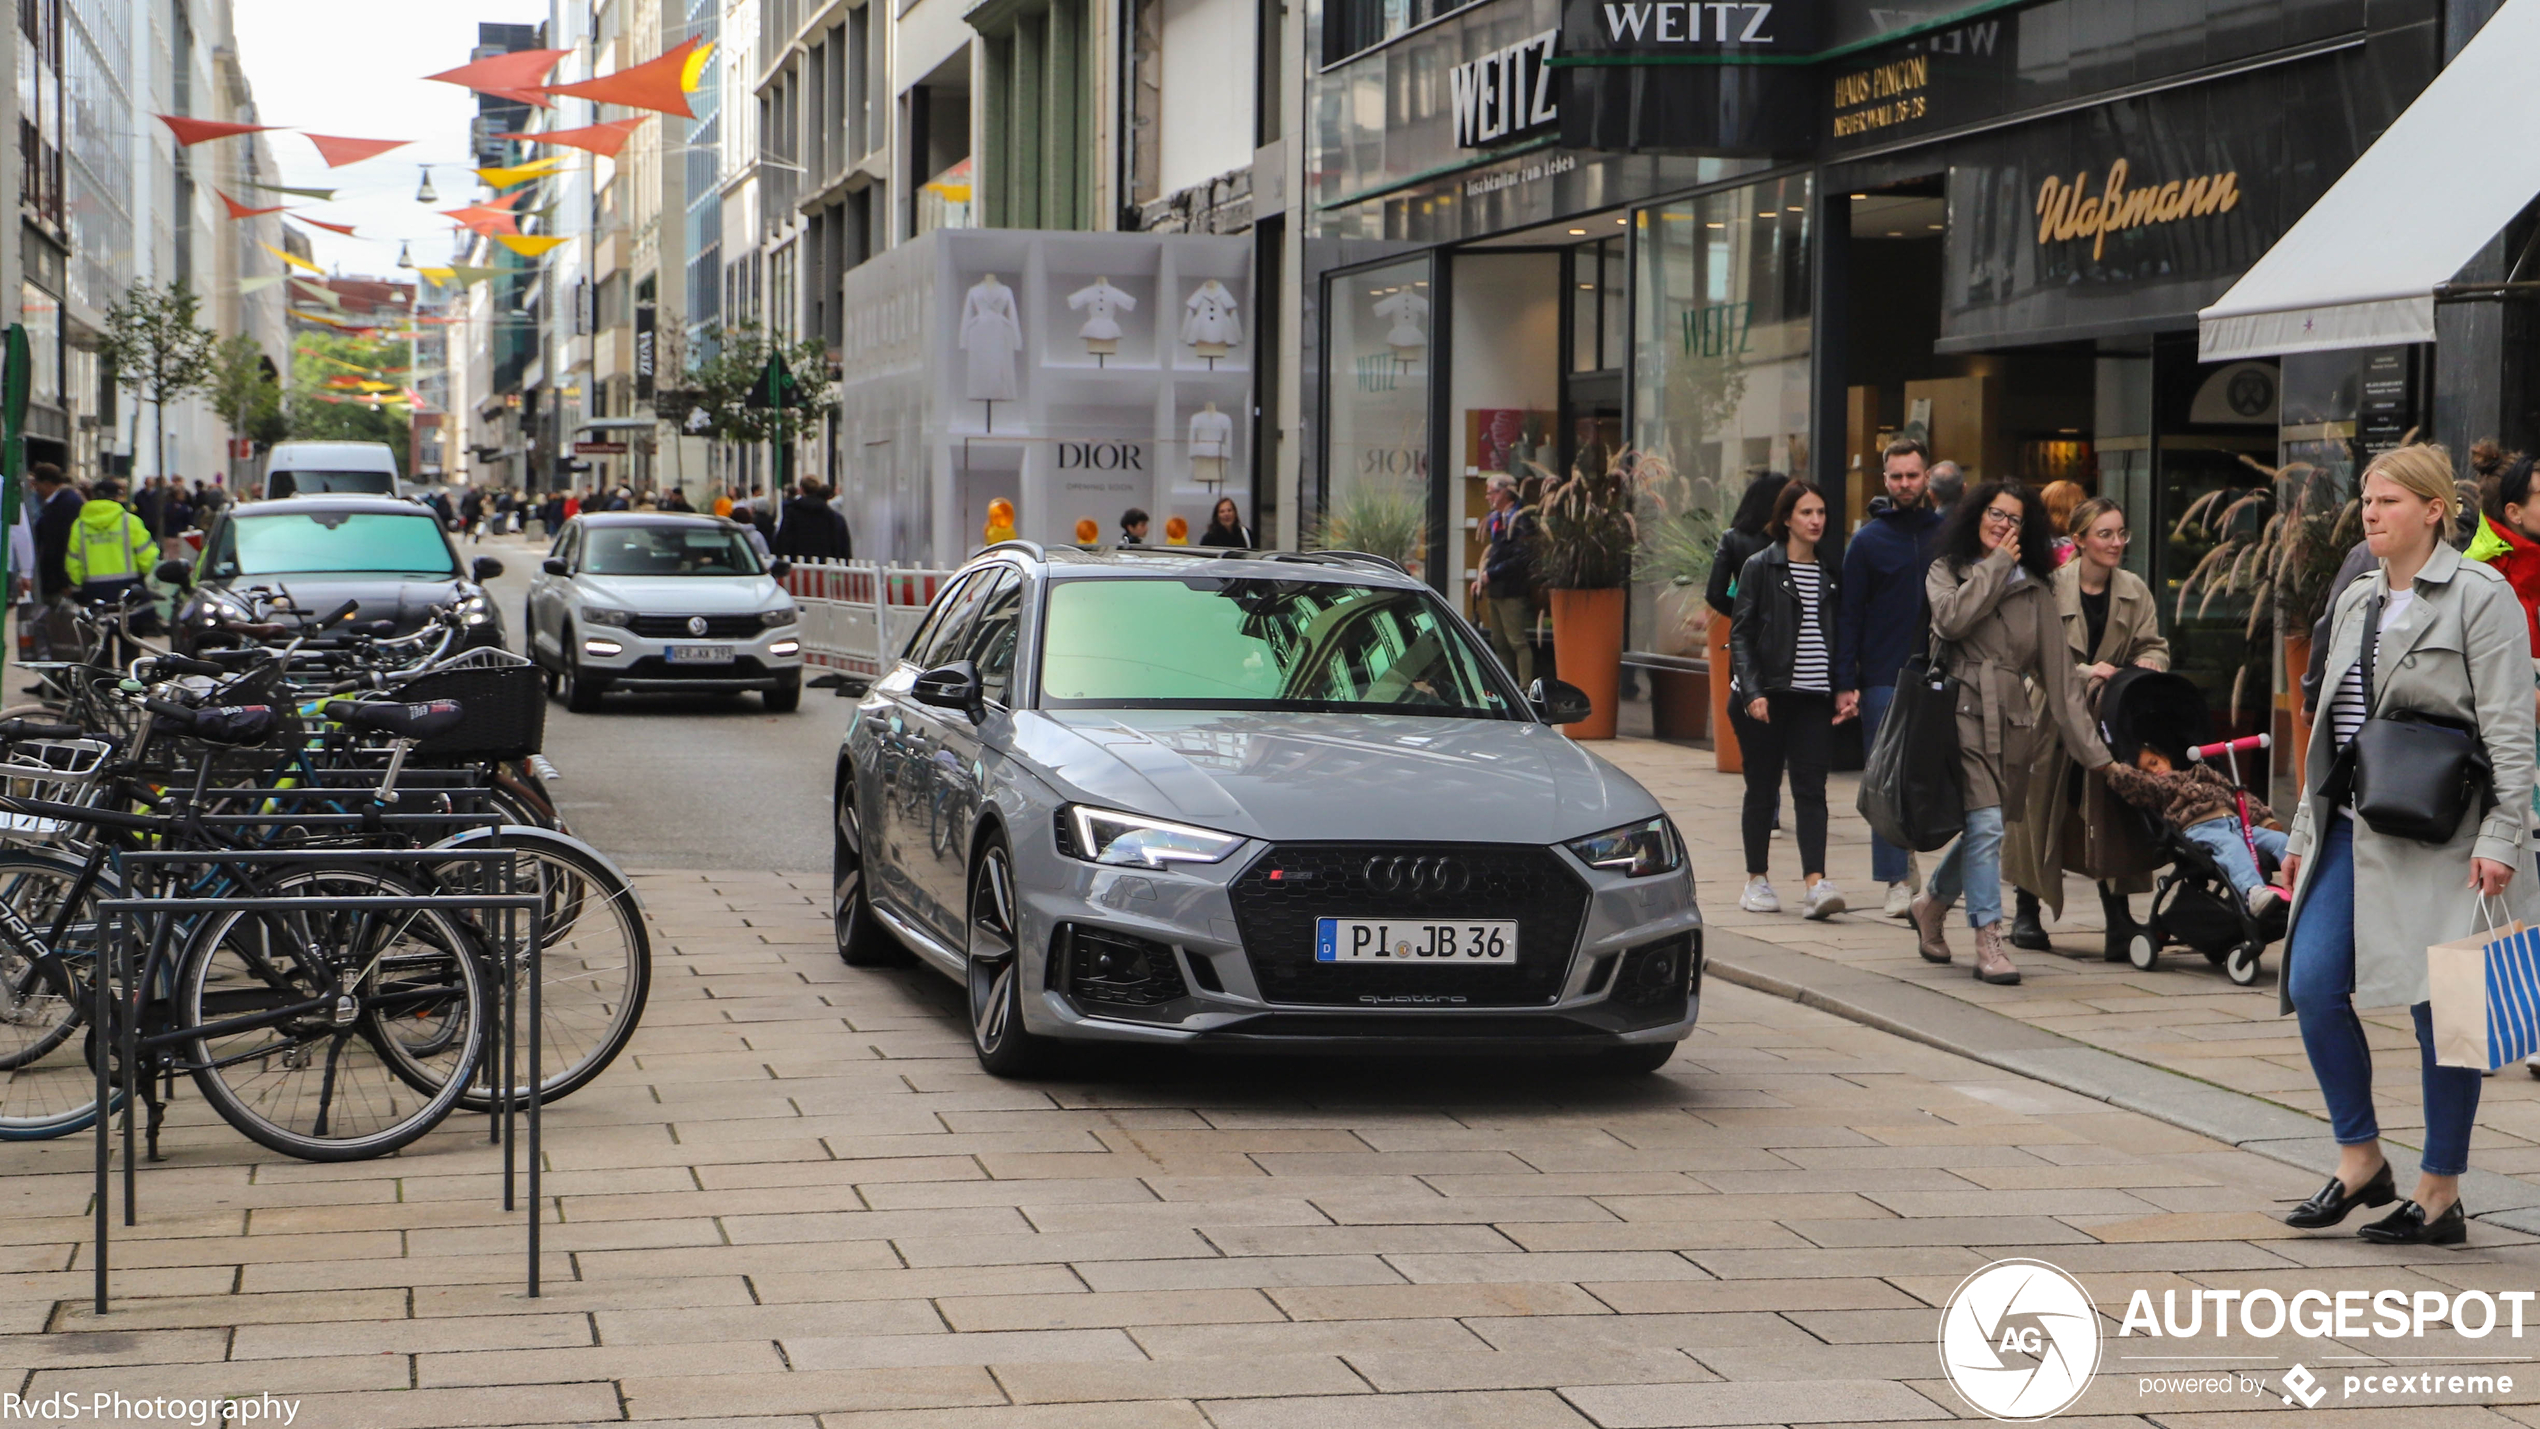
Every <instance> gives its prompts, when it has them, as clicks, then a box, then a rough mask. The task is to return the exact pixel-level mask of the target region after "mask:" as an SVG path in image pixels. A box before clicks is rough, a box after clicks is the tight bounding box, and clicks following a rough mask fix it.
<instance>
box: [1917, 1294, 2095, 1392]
mask: <svg viewBox="0 0 2540 1429" xmlns="http://www.w3.org/2000/svg"><path fill="white" fill-rule="evenodd" d="M1940 1366H1941V1369H1942V1370H1943V1371H1944V1372H1945V1373H1946V1374H1947V1375H1948V1376H1949V1383H1950V1385H1951V1386H1952V1387H1954V1388H1955V1389H1956V1390H1957V1391H1958V1394H1959V1396H1960V1397H1961V1398H1963V1399H1965V1400H1966V1401H1967V1407H1969V1408H1971V1409H1973V1410H1975V1411H1976V1412H1977V1413H1979V1414H1982V1415H1985V1416H1987V1417H1988V1418H1993V1419H2010V1420H2031V1419H2044V1418H2046V1417H2048V1416H2049V1415H2053V1414H2060V1413H2062V1412H2063V1411H2064V1410H2065V1409H2067V1408H2069V1407H2070V1406H2071V1405H2072V1402H2073V1401H2074V1400H2076V1399H2079V1398H2081V1393H2082V1391H2083V1390H2085V1389H2088V1388H2089V1387H2090V1377H2091V1375H2092V1374H2093V1373H2095V1372H2096V1371H2097V1370H2098V1368H2099V1312H2098V1310H2097V1309H2096V1308H2095V1307H2093V1306H2092V1305H2091V1303H2090V1292H2089V1291H2087V1290H2084V1289H2082V1288H2081V1282H2080V1281H2078V1280H2075V1279H2073V1278H2072V1277H2071V1276H2069V1275H2066V1274H2065V1273H2064V1272H2063V1271H2061V1270H2058V1269H2056V1268H2055V1267H2054V1266H2051V1265H2048V1264H2047V1263H2046V1262H2044V1261H2042V1260H1997V1261H1995V1262H1993V1263H1992V1264H1991V1265H1988V1266H1986V1267H1984V1268H1983V1269H1982V1270H1979V1271H1977V1272H1976V1273H1975V1274H1973V1275H1970V1276H1968V1277H1967V1278H1966V1279H1965V1280H1963V1281H1961V1282H1959V1285H1958V1288H1957V1290H1955V1291H1954V1292H1952V1293H1951V1294H1950V1296H1949V1305H1948V1308H1947V1309H1945V1310H1943V1311H1942V1312H1941V1315H1940Z"/></svg>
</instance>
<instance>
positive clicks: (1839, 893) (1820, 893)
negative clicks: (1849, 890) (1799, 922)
mask: <svg viewBox="0 0 2540 1429" xmlns="http://www.w3.org/2000/svg"><path fill="white" fill-rule="evenodd" d="M1842 911H1843V890H1842V889H1840V888H1837V887H1835V886H1834V880H1833V879H1831V878H1820V879H1818V880H1817V883H1816V886H1815V887H1813V888H1811V889H1809V890H1808V899H1807V904H1806V906H1805V907H1803V908H1801V909H1800V910H1799V916H1801V917H1803V918H1813V919H1815V920H1816V921H1818V922H1820V923H1822V922H1824V921H1825V920H1826V919H1828V918H1831V917H1833V916H1834V915H1835V914H1837V913H1840V912H1842Z"/></svg>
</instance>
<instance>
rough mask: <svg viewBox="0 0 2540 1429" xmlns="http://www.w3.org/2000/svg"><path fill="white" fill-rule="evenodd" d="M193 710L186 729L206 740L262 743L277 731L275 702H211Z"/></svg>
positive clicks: (242, 744)
mask: <svg viewBox="0 0 2540 1429" xmlns="http://www.w3.org/2000/svg"><path fill="white" fill-rule="evenodd" d="M151 707H152V708H153V709H156V708H158V705H157V704H155V703H154V704H153V705H152V706H151ZM189 713H191V714H192V716H193V720H192V722H191V724H190V726H189V727H188V729H187V731H186V732H187V733H189V734H191V735H193V736H194V737H195V738H196V739H199V740H202V741H203V742H204V743H206V744H228V745H240V746H244V745H255V744H262V743H264V742H265V736H266V735H269V734H271V733H273V719H274V715H273V706H271V705H211V706H207V707H205V708H203V709H198V710H192V711H189Z"/></svg>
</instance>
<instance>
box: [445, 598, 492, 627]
mask: <svg viewBox="0 0 2540 1429" xmlns="http://www.w3.org/2000/svg"><path fill="white" fill-rule="evenodd" d="M453 609H455V610H456V611H457V612H458V617H459V619H460V620H462V621H464V622H466V623H467V624H469V625H483V624H484V623H485V622H486V621H489V620H491V619H493V618H494V602H492V601H490V600H487V599H486V598H485V593H484V592H483V591H478V592H477V593H475V594H474V595H463V596H461V597H459V603H458V604H457V605H456V606H454V607H453Z"/></svg>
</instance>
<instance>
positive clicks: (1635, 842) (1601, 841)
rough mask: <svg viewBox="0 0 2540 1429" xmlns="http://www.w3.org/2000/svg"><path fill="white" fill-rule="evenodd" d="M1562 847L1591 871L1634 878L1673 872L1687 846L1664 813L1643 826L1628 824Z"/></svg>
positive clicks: (1679, 865)
mask: <svg viewBox="0 0 2540 1429" xmlns="http://www.w3.org/2000/svg"><path fill="white" fill-rule="evenodd" d="M1563 847H1565V848H1567V849H1569V850H1570V852H1572V853H1574V854H1577V855H1578V856H1579V862H1581V863H1584V864H1586V865H1587V866H1588V867H1590V868H1602V869H1605V870H1607V871H1609V872H1613V873H1620V874H1623V875H1625V876H1627V877H1631V878H1647V877H1649V876H1650V875H1651V874H1654V873H1673V872H1675V871H1676V870H1677V869H1679V868H1682V867H1684V864H1685V849H1684V843H1683V841H1682V840H1680V839H1678V838H1677V837H1676V826H1675V825H1673V824H1671V823H1668V822H1667V819H1666V816H1665V815H1663V814H1662V815H1660V816H1659V817H1657V818H1654V819H1650V820H1648V821H1646V822H1644V823H1637V824H1625V825H1623V826H1622V827H1621V828H1619V829H1607V830H1606V831H1605V832H1603V833H1601V834H1590V835H1588V836H1587V837H1586V838H1583V839H1572V840H1570V842H1569V843H1567V844H1565V845H1563Z"/></svg>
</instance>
